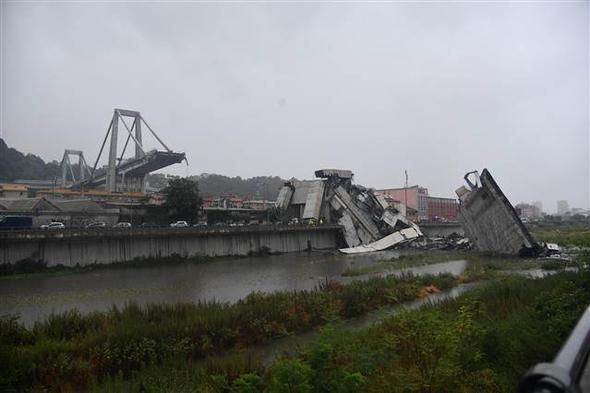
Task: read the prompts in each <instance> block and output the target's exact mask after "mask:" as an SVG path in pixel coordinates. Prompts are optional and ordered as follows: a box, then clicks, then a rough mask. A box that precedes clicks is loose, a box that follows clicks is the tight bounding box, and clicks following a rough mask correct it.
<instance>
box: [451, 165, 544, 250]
mask: <svg viewBox="0 0 590 393" xmlns="http://www.w3.org/2000/svg"><path fill="white" fill-rule="evenodd" d="M464 179H465V181H466V182H467V185H468V187H466V186H461V187H459V188H458V189H457V191H456V193H457V196H458V197H459V220H460V222H461V226H462V227H463V230H464V231H465V236H467V237H468V238H469V240H470V241H471V243H473V246H474V248H475V249H476V250H477V251H481V252H489V253H494V254H502V255H519V256H538V255H540V254H541V253H543V252H544V250H543V247H541V246H540V245H539V244H537V242H536V241H535V240H534V239H533V237H532V236H531V234H530V233H529V231H528V229H527V228H526V227H525V226H524V224H523V223H522V222H521V221H520V218H518V215H517V214H516V211H515V210H514V207H513V206H512V204H511V203H510V201H508V198H506V196H505V195H504V193H503V192H502V190H501V189H500V187H499V186H498V184H497V183H496V182H495V180H494V178H493V177H492V175H491V174H490V172H489V171H488V170H487V169H484V170H483V172H482V173H481V176H480V175H479V173H478V172H477V171H473V172H469V173H467V174H466V175H465V176H464Z"/></svg>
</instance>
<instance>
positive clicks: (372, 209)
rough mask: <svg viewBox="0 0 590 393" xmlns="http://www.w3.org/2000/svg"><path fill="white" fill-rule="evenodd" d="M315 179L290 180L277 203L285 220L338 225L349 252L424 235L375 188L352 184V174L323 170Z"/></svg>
mask: <svg viewBox="0 0 590 393" xmlns="http://www.w3.org/2000/svg"><path fill="white" fill-rule="evenodd" d="M315 176H316V177H317V178H318V179H316V180H306V181H296V180H294V181H290V182H287V183H285V185H284V186H283V188H282V189H281V190H280V192H279V196H278V198H277V202H276V206H277V208H278V209H279V210H280V211H281V213H282V214H283V216H284V217H285V218H286V219H291V220H292V219H298V220H300V221H302V222H307V223H316V222H325V223H333V224H339V225H341V226H342V228H343V235H344V241H345V242H346V244H347V245H348V247H347V248H342V249H340V251H341V252H343V253H346V254H354V253H362V252H370V251H380V250H384V249H386V248H390V247H393V246H395V245H398V244H401V243H405V242H408V241H410V240H412V239H416V238H419V237H422V232H421V231H420V228H419V227H418V225H416V224H414V223H413V222H411V221H410V220H408V219H407V218H406V217H405V216H403V215H402V214H400V212H399V211H398V210H396V209H395V208H394V207H393V206H390V205H389V204H388V203H387V201H386V200H385V198H384V197H383V195H381V194H380V193H378V192H377V191H375V190H373V189H368V188H365V187H363V186H360V185H357V184H353V183H352V178H353V173H352V172H351V171H349V170H342V169H320V170H317V171H316V172H315Z"/></svg>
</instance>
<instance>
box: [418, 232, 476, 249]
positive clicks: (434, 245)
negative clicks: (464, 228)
mask: <svg viewBox="0 0 590 393" xmlns="http://www.w3.org/2000/svg"><path fill="white" fill-rule="evenodd" d="M407 246H408V247H410V248H417V249H420V250H469V249H471V242H470V241H469V239H468V238H466V237H463V236H461V235H459V234H458V233H452V234H450V235H449V236H444V237H425V236H424V237H420V238H418V239H415V240H412V241H411V242H409V243H408V244H407Z"/></svg>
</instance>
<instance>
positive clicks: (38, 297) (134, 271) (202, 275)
mask: <svg viewBox="0 0 590 393" xmlns="http://www.w3.org/2000/svg"><path fill="white" fill-rule="evenodd" d="M406 253H407V252H406ZM399 255H400V251H383V252H376V253H369V254H361V255H340V254H333V253H312V254H307V253H301V254H287V255H276V256H263V257H250V258H219V259H216V260H212V261H210V262H204V263H184V264H172V265H167V266H162V265H160V266H155V267H154V266H149V267H130V268H116V269H100V270H94V271H89V272H86V273H75V274H58V275H35V276H30V277H26V276H25V277H23V276H21V277H14V278H10V277H7V278H3V279H1V280H0V315H1V314H7V313H10V314H15V313H16V314H20V316H21V320H22V321H23V322H24V323H25V324H27V325H30V324H32V323H33V322H34V321H36V320H40V319H43V318H45V317H46V316H48V315H49V314H51V313H54V312H56V313H57V312H62V311H65V310H68V309H72V308H77V309H78V310H80V311H81V312H90V311H95V310H105V309H108V308H110V307H111V306H112V305H117V306H123V305H125V304H126V303H129V302H135V303H138V304H144V303H174V302H179V301H193V302H196V301H207V300H218V301H228V302H234V301H236V300H238V299H240V298H243V297H245V296H247V295H248V294H249V293H251V292H253V291H262V292H273V291H277V290H302V289H312V288H314V287H315V286H316V285H317V284H318V283H319V282H321V281H323V280H326V279H330V280H339V281H342V282H347V281H350V280H352V279H363V278H366V277H367V276H360V277H355V278H347V277H342V272H343V271H345V270H346V269H349V268H353V267H354V268H359V267H363V266H368V265H371V264H373V263H375V261H381V260H387V259H390V258H392V257H398V256H399ZM401 264H402V262H400V265H401ZM468 264H469V262H468V261H467V260H455V261H447V262H441V263H431V264H428V265H422V266H414V267H407V268H401V267H400V269H395V265H394V266H393V269H392V270H389V271H388V272H387V274H402V272H412V273H414V274H418V275H419V274H438V273H442V272H448V273H452V274H455V275H457V274H460V273H461V272H463V271H464V270H465V269H466V268H467V266H468Z"/></svg>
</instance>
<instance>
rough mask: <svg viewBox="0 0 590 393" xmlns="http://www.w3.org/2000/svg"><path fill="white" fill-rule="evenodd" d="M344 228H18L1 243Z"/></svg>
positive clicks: (2, 237)
mask: <svg viewBox="0 0 590 393" xmlns="http://www.w3.org/2000/svg"><path fill="white" fill-rule="evenodd" d="M329 229H334V230H336V229H340V226H339V225H329V224H322V225H305V224H298V225H249V226H229V225H223V226H215V225H213V226H197V227H185V228H174V227H166V226H163V227H155V228H144V227H132V228H112V227H108V228H63V229H39V228H33V229H18V230H0V241H8V240H20V239H47V238H49V239H51V238H78V237H98V236H100V237H110V236H114V237H122V236H154V235H155V236H158V235H161V236H168V235H191V234H230V233H244V232H271V231H272V232H290V231H302V230H329Z"/></svg>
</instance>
